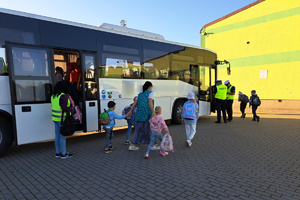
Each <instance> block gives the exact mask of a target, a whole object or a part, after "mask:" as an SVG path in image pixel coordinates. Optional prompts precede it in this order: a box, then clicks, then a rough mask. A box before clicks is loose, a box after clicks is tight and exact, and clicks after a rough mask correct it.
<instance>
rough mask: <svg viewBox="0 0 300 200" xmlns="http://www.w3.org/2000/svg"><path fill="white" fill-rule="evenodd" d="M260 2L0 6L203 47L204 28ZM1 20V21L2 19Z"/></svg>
mask: <svg viewBox="0 0 300 200" xmlns="http://www.w3.org/2000/svg"><path fill="white" fill-rule="evenodd" d="M255 1H256V0H51V1H49V0H0V7H1V8H6V9H11V10H16V11H22V12H27V13H32V14H37V15H42V16H47V17H53V18H57V19H63V20H67V21H72V22H78V23H83V24H88V25H92V26H98V25H100V24H102V23H109V24H114V25H120V21H121V20H126V21H127V27H129V28H134V29H139V30H143V31H147V32H152V33H157V34H160V35H162V36H164V37H165V39H166V40H168V41H173V42H178V43H183V44H189V45H194V46H200V34H199V32H200V30H201V28H202V27H203V26H204V25H205V24H207V23H209V22H211V21H214V20H216V19H218V18H220V17H223V16H224V15H227V14H229V13H231V12H233V11H235V10H238V9H239V8H242V7H244V6H246V5H248V4H250V3H253V2H255ZM0 20H1V19H0Z"/></svg>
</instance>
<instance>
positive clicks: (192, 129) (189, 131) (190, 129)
mask: <svg viewBox="0 0 300 200" xmlns="http://www.w3.org/2000/svg"><path fill="white" fill-rule="evenodd" d="M185 132H186V139H187V140H192V139H193V138H194V136H195V133H196V124H185Z"/></svg>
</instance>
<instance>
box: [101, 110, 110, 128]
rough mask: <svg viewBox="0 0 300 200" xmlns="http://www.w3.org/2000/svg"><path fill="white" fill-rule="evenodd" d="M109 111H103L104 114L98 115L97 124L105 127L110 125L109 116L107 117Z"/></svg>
mask: <svg viewBox="0 0 300 200" xmlns="http://www.w3.org/2000/svg"><path fill="white" fill-rule="evenodd" d="M108 112H109V111H106V110H105V109H104V112H103V113H101V114H100V119H99V123H100V124H101V125H107V124H109V123H110V119H109V115H108Z"/></svg>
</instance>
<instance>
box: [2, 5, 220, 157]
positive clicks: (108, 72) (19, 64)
mask: <svg viewBox="0 0 300 200" xmlns="http://www.w3.org/2000/svg"><path fill="white" fill-rule="evenodd" d="M0 19H1V20H0V57H1V58H2V59H0V87H1V95H0V155H3V154H4V153H5V152H6V151H7V149H8V148H9V147H10V146H11V145H12V143H15V145H22V144H28V143H34V142H39V141H46V140H52V139H54V135H55V134H54V124H53V122H52V117H51V102H50V97H51V94H52V90H53V88H54V85H55V84H56V82H55V67H57V66H59V67H61V68H63V69H64V71H65V72H66V71H67V68H66V65H67V63H70V62H75V61H76V59H77V58H78V57H80V58H81V81H80V85H81V87H82V90H81V92H80V99H79V105H80V109H81V111H82V116H83V123H82V124H77V130H78V132H91V131H98V130H100V129H101V127H100V126H99V124H98V118H99V113H100V112H103V109H106V108H107V103H108V101H110V100H114V101H115V102H117V103H118V106H117V109H116V112H117V113H118V114H121V111H122V109H123V108H124V107H125V106H126V105H130V104H131V103H132V101H133V100H132V99H133V98H134V96H136V95H138V93H139V92H141V91H142V85H143V84H144V83H145V81H147V80H149V81H151V82H152V83H153V86H154V87H153V90H154V99H155V105H160V106H162V108H163V109H164V111H163V118H165V119H168V120H171V119H172V120H173V121H174V122H175V123H177V124H179V123H180V112H181V108H182V105H183V103H184V102H185V101H186V96H187V94H188V92H194V93H195V94H196V96H197V101H198V103H199V108H200V116H201V115H202V116H203V115H209V114H210V112H211V110H210V108H211V105H210V104H211V99H212V98H211V89H210V88H211V85H212V84H214V82H215V78H216V65H215V61H216V60H217V55H216V53H215V52H213V51H211V50H208V49H203V48H200V47H196V46H190V45H183V44H179V43H175V42H170V41H166V40H165V39H164V38H163V37H162V36H161V35H158V34H153V33H148V32H143V31H138V30H134V29H130V28H127V27H122V26H114V25H109V24H103V25H101V26H98V27H95V26H90V25H84V24H79V23H74V22H69V21H64V20H58V19H54V18H49V17H43V16H38V15H34V14H28V13H23V12H17V11H12V10H7V9H1V8H0ZM125 123H126V122H125V120H118V121H117V124H116V126H117V127H120V126H124V125H125Z"/></svg>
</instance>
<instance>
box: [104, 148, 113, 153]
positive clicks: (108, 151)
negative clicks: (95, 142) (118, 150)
mask: <svg viewBox="0 0 300 200" xmlns="http://www.w3.org/2000/svg"><path fill="white" fill-rule="evenodd" d="M110 152H112V150H111V149H104V153H110Z"/></svg>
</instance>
